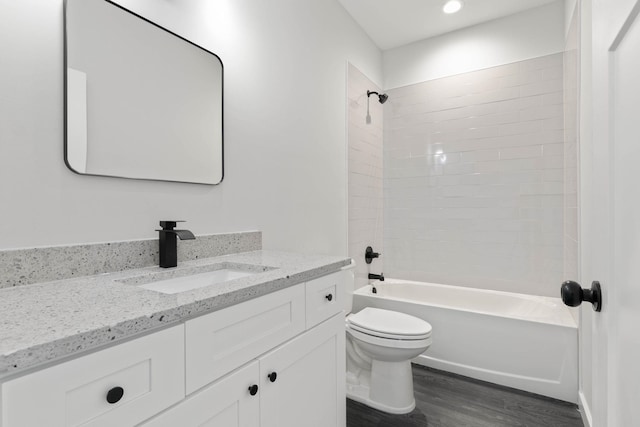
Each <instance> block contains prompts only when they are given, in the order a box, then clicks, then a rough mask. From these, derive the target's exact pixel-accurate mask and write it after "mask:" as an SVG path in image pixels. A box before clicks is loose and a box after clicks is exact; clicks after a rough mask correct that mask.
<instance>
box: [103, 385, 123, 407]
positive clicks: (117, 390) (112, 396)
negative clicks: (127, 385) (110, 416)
mask: <svg viewBox="0 0 640 427" xmlns="http://www.w3.org/2000/svg"><path fill="white" fill-rule="evenodd" d="M122 396H124V389H123V388H122V387H114V388H112V389H111V390H109V391H108V392H107V402H109V403H110V404H112V405H113V404H114V403H118V402H119V401H120V399H122Z"/></svg>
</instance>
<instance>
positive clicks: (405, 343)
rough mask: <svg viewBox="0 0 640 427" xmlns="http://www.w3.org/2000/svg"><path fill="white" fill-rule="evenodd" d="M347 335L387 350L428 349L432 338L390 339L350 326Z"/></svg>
mask: <svg viewBox="0 0 640 427" xmlns="http://www.w3.org/2000/svg"><path fill="white" fill-rule="evenodd" d="M346 329H347V333H348V334H349V335H351V336H352V337H353V338H355V339H356V340H358V341H361V342H363V343H368V344H374V345H378V346H380V347H386V348H398V349H416V348H427V347H429V346H430V345H431V343H432V340H431V337H430V336H429V337H427V338H421V339H409V340H407V339H389V338H382V337H378V336H375V335H370V334H367V333H364V332H360V331H358V330H356V329H353V328H352V327H351V326H350V325H347V328H346Z"/></svg>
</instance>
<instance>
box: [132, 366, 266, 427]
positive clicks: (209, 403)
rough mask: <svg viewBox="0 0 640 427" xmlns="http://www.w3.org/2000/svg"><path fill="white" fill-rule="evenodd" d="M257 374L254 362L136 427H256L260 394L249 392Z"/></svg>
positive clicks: (256, 380) (257, 370)
mask: <svg viewBox="0 0 640 427" xmlns="http://www.w3.org/2000/svg"><path fill="white" fill-rule="evenodd" d="M258 373H259V368H258V362H257V361H254V362H252V363H250V364H248V365H246V366H244V367H242V368H241V369H239V370H237V371H235V372H232V373H231V374H229V375H227V376H225V377H223V378H222V379H220V380H218V381H216V382H215V383H213V384H211V385H210V386H208V387H206V388H205V389H203V390H201V391H199V392H198V393H195V394H194V395H193V396H191V397H189V398H188V399H186V400H184V401H183V402H181V403H180V404H178V405H176V406H175V407H173V408H171V409H169V410H168V411H166V412H164V413H162V414H160V415H158V416H157V417H155V418H153V419H152V420H150V421H147V422H146V423H144V424H142V425H141V426H140V427H178V426H180V427H192V426H193V427H258V425H259V421H260V420H259V411H260V400H259V399H260V397H259V396H260V392H261V391H262V390H260V389H258V393H256V394H255V395H251V393H250V392H249V387H251V386H252V385H254V384H256V385H257V382H258Z"/></svg>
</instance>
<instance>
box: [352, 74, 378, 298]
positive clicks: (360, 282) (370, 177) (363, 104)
mask: <svg viewBox="0 0 640 427" xmlns="http://www.w3.org/2000/svg"><path fill="white" fill-rule="evenodd" d="M367 90H372V91H375V92H380V88H378V87H377V86H376V85H375V84H374V83H373V82H372V81H371V80H369V79H368V78H367V77H366V76H365V75H364V74H362V73H361V72H360V71H359V70H358V69H357V68H356V67H354V66H353V65H351V64H349V70H348V89H347V91H348V93H347V98H348V102H349V109H348V112H349V113H348V114H349V117H348V141H349V143H348V146H349V154H348V158H349V160H348V161H349V256H350V257H351V258H353V259H354V260H355V261H356V282H355V287H356V289H357V288H359V287H361V286H364V285H366V284H367V274H368V273H369V272H371V273H377V274H379V273H380V272H381V271H382V260H381V259H375V260H373V262H372V264H370V265H368V264H366V263H365V262H364V251H365V248H366V247H367V246H372V247H373V248H374V250H375V251H377V252H382V251H383V247H382V243H383V234H382V232H383V229H382V224H383V223H382V212H383V209H382V203H383V183H382V168H383V162H382V136H383V135H382V126H383V115H382V105H381V104H380V103H379V102H378V100H377V99H378V98H377V97H376V96H372V97H371V98H370V99H369V117H370V120H369V121H368V120H367Z"/></svg>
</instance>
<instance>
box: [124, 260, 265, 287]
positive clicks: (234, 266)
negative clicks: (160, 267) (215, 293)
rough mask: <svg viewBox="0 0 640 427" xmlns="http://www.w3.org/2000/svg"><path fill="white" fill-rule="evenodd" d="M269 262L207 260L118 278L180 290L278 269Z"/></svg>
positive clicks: (139, 284)
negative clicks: (267, 264) (199, 264)
mask: <svg viewBox="0 0 640 427" xmlns="http://www.w3.org/2000/svg"><path fill="white" fill-rule="evenodd" d="M275 269H276V267H269V266H265V265H252V264H241V263H234V262H223V263H214V264H206V265H201V266H197V267H190V268H185V269H177V270H169V271H163V272H154V273H150V274H144V275H140V276H134V277H128V278H124V279H119V280H117V282H120V283H123V284H126V285H134V286H137V287H139V288H143V289H149V290H152V291H156V292H161V293H163V294H177V293H180V292H186V291H191V290H194V289H199V288H204V287H207V286H213V285H218V284H220V283H225V282H228V281H230V280H235V279H240V278H242V277H248V276H253V275H254V274H260V273H264V272H266V271H271V270H275Z"/></svg>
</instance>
